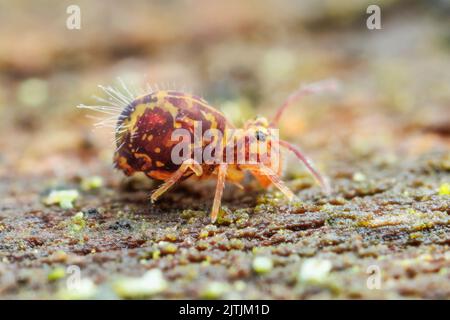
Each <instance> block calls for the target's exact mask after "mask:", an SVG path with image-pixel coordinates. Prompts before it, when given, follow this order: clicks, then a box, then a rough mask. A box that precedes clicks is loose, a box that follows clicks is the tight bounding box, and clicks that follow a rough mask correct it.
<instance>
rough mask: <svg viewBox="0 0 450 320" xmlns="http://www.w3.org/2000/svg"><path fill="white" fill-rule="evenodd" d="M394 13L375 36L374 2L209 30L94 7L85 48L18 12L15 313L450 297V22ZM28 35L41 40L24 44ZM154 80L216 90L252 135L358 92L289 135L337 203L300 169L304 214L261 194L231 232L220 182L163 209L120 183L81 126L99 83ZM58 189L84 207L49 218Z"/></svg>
mask: <svg viewBox="0 0 450 320" xmlns="http://www.w3.org/2000/svg"><path fill="white" fill-rule="evenodd" d="M138 3H140V2H138ZM287 3H288V2H287ZM330 3H331V2H330ZM386 3H389V6H388V5H387V4H386V6H387V8H389V9H386V13H387V15H386V17H387V18H386V21H385V24H384V25H383V30H382V31H379V32H378V31H374V32H372V33H371V32H370V31H368V30H367V29H365V27H364V26H365V24H364V21H363V20H362V19H361V12H365V8H362V7H359V5H356V3H354V4H353V6H350V5H349V6H348V8H347V9H345V8H344V9H342V8H341V7H337V6H333V5H331V4H329V5H328V6H324V7H322V8H319V9H317V8H316V11H314V10H312V9H311V8H309V9H308V10H297V9H296V10H292V8H291V9H289V8H290V7H289V6H287V7H286V8H284V9H283V10H282V9H280V7H279V6H277V5H274V4H271V2H270V1H267V2H264V5H258V6H256V7H255V6H253V7H252V6H246V5H245V6H244V5H243V4H242V3H241V2H230V4H229V5H224V6H225V8H222V7H221V6H217V7H216V6H207V5H205V6H203V7H202V8H201V9H198V10H197V11H192V12H191V14H192V16H191V17H194V18H192V19H189V18H186V17H190V15H185V14H184V12H185V10H187V9H186V8H185V7H184V5H179V6H177V5H176V4H170V5H162V4H158V5H155V6H154V7H152V8H147V6H146V5H144V4H143V3H140V4H136V3H135V4H133V5H131V4H130V5H129V7H127V10H124V8H121V5H120V4H117V8H116V9H115V10H113V9H111V10H110V11H108V12H109V13H108V17H110V18H111V19H106V18H105V19H103V18H102V19H100V20H99V19H97V18H98V17H100V16H101V15H98V14H95V12H103V10H104V9H103V8H102V7H101V5H98V7H93V8H92V9H90V7H89V5H88V4H87V3H85V4H84V7H83V8H84V9H83V10H85V13H84V14H85V15H84V16H85V17H86V19H87V20H86V22H85V24H84V25H83V29H82V31H80V33H75V34H74V33H69V32H68V31H67V30H65V29H64V28H62V29H58V27H57V23H59V22H58V21H59V20H58V19H55V18H54V17H53V16H52V17H50V18H49V17H47V18H46V15H51V14H57V13H55V12H54V11H52V10H53V9H52V10H50V11H46V12H40V11H36V10H33V7H30V8H29V9H28V11H29V18H28V19H26V20H27V22H26V23H21V20H20V19H21V18H20V17H23V15H21V14H18V13H17V12H21V11H20V10H19V9H20V8H18V9H16V11H12V14H11V17H14V12H15V13H16V18H17V22H16V24H15V25H14V20H11V21H9V22H8V21H7V23H9V25H8V26H9V27H11V28H10V29H8V28H0V29H2V30H7V29H8V30H15V32H11V33H10V34H9V33H8V32H6V35H5V37H1V38H0V41H1V44H2V46H0V49H1V50H2V52H3V54H2V55H0V56H1V59H0V69H1V71H2V73H1V74H0V82H1V84H2V86H0V130H1V134H0V150H1V151H0V298H3V299H11V298H32V299H36V298H63V299H64V298H137V297H144V298H193V299H195V298H236V299H241V298H244V299H259V298H275V299H299V298H383V299H389V298H443V299H448V298H450V250H449V246H450V195H448V193H449V191H448V189H447V188H450V187H448V186H447V184H448V183H450V151H449V150H450V131H449V128H450V111H449V110H450V91H449V87H448V84H449V83H450V74H449V70H450V65H449V61H450V59H448V57H449V54H450V51H449V48H450V47H449V44H448V39H449V38H450V37H449V34H448V30H450V29H449V28H448V22H446V21H445V20H444V19H442V12H445V10H448V8H447V7H445V6H443V7H442V8H441V9H440V10H435V9H430V8H428V7H421V6H418V5H416V6H411V7H408V10H404V8H403V7H402V2H401V1H388V2H386ZM226 6H231V7H226ZM254 8H259V9H258V10H256V9H254ZM63 9H64V8H62V12H65V11H64V10H63ZM150 9H151V10H152V11H151V12H157V13H158V14H157V15H154V16H153V17H157V18H155V19H147V16H146V14H147V13H146V12H148V11H146V10H150ZM409 9H411V10H409ZM55 10H56V9H55ZM90 10H92V11H90ZM224 10H235V11H233V12H238V13H239V14H235V15H234V16H233V17H234V18H233V19H234V20H232V21H231V20H230V21H229V20H227V19H226V18H224V17H223V15H221V14H220V13H221V12H223V11H224ZM361 10H362V11H361ZM133 12H134V13H135V14H134V15H133V14H132V13H133ZM298 12H299V13H298ZM305 12H309V13H310V15H308V14H305ZM313 12H314V14H313ZM182 13H183V14H182ZM25 17H26V15H25ZM30 17H33V18H30ZM36 17H41V18H42V19H47V20H48V21H54V22H52V23H50V24H39V19H37V20H38V21H35V22H33V19H34V18H36ZM114 17H116V18H117V17H120V18H121V19H116V18H114ZM177 17H178V18H179V17H184V18H180V19H177V21H178V22H179V24H173V23H171V21H174V18H177ZM195 17H203V19H199V18H195ZM205 17H208V19H206V18H205ZM214 17H217V19H215V18H214ZM219 17H222V18H219ZM23 19H25V18H23ZM3 21H5V20H3ZM61 21H62V20H61ZM111 21H127V23H124V24H123V25H114V24H112V22H111ZM344 21H345V23H344ZM22 22H23V21H22ZM3 23H6V22H3ZM33 23H35V24H36V25H35V26H34V27H33ZM126 26H129V27H126ZM130 26H132V27H130ZM161 26H164V28H162V27H161ZM205 26H207V27H205ZM0 27H1V25H0ZM156 27H158V28H159V29H158V30H164V31H160V32H149V31H148V30H155V28H156ZM21 28H32V30H34V32H32V33H28V34H29V36H28V38H26V39H24V41H20V42H17V43H16V44H14V45H11V43H14V42H11V41H10V40H8V39H10V38H8V37H16V34H17V32H16V31H17V30H19V29H21ZM105 28H106V29H107V30H109V32H108V34H107V36H104V37H99V36H97V35H99V34H100V33H101V32H104V30H106V29H105ZM376 32H378V33H376ZM43 39H45V41H43ZM92 39H97V40H98V39H101V41H100V40H98V41H97V40H95V42H93V41H92ZM93 43H96V46H94V45H93ZM6 44H8V45H6ZM43 44H46V45H45V46H44V45H43ZM29 54H32V55H33V59H30V57H29V56H28V55H29ZM142 73H145V74H151V81H154V82H160V83H161V82H163V81H164V80H166V79H167V80H174V79H175V80H179V79H181V83H186V82H188V83H189V84H192V85H193V86H194V87H198V88H199V89H198V93H202V92H203V93H204V94H205V96H206V98H208V100H209V101H211V102H212V103H213V104H214V105H215V106H220V107H221V108H222V110H223V111H224V112H225V114H227V116H228V117H229V118H230V119H231V120H232V121H235V122H236V123H237V124H239V120H242V119H245V118H248V117H250V116H253V115H254V114H257V113H262V114H267V115H270V114H272V113H273V109H274V107H273V106H274V105H279V104H280V103H281V102H282V100H283V97H285V96H286V95H287V94H288V93H289V92H290V91H291V90H292V89H294V88H296V87H297V85H298V83H301V82H309V81H314V80H317V79H322V78H328V77H334V78H337V79H339V80H340V81H341V83H342V88H341V91H340V92H339V93H338V94H331V95H322V96H320V97H311V98H308V99H307V100H305V101H304V103H303V104H301V105H299V106H296V107H295V108H298V109H295V108H293V109H294V110H290V111H289V113H288V114H287V115H286V117H285V118H284V120H283V121H282V123H281V125H280V129H281V132H282V135H283V136H284V138H286V139H287V140H290V141H293V142H295V143H297V144H299V145H301V146H302V147H303V148H304V150H305V152H307V154H308V155H310V157H311V158H313V159H314V160H315V161H316V163H317V164H318V167H319V168H320V169H321V170H322V171H323V172H325V173H326V174H327V175H328V176H329V177H330V180H331V182H332V193H331V195H329V196H325V195H323V194H322V193H321V191H320V189H319V188H318V187H317V186H316V185H315V184H314V183H313V181H312V179H311V178H310V177H309V176H308V174H307V173H306V172H305V171H304V168H303V167H302V166H300V165H299V164H298V163H296V162H295V161H293V159H289V160H288V161H287V163H286V172H285V175H284V179H285V180H286V181H287V183H288V185H289V186H290V187H291V188H292V190H294V191H295V193H296V195H297V197H298V200H297V201H295V202H292V203H288V202H286V200H285V199H284V198H283V197H281V196H280V195H279V194H278V193H276V192H273V191H265V190H260V189H258V187H257V185H256V184H255V182H254V181H252V180H251V179H249V180H248V181H246V183H245V188H246V189H245V190H244V191H242V190H239V189H237V188H235V187H234V186H227V189H226V192H225V195H224V201H223V205H224V212H223V215H222V216H221V217H220V219H219V220H218V223H216V224H215V225H212V224H210V222H209V218H208V211H209V208H210V205H211V202H212V194H213V189H214V182H213V181H211V182H210V183H209V182H202V183H200V182H197V181H187V182H185V183H183V184H182V185H180V186H178V187H177V188H175V189H174V190H171V191H170V192H168V193H167V194H165V195H164V196H163V198H161V200H160V201H159V202H158V203H157V204H154V205H151V204H150V203H149V199H148V196H149V193H150V191H151V189H152V188H153V187H154V186H155V185H156V184H154V183H153V182H152V181H150V180H148V179H142V178H140V177H134V178H132V179H124V177H123V175H122V174H120V173H119V172H114V170H113V169H112V166H111V154H112V151H113V146H112V143H111V142H110V141H109V137H110V135H109V133H110V130H109V132H108V129H106V130H104V131H105V132H102V131H101V130H100V131H99V132H95V133H92V132H91V128H92V122H93V121H92V120H90V119H86V118H85V113H83V112H81V111H80V110H77V109H75V108H74V106H75V105H76V104H78V103H81V102H82V103H89V102H90V100H89V99H90V98H89V97H90V95H91V94H93V93H95V94H98V95H100V94H101V93H99V92H98V91H96V86H97V84H109V83H112V82H114V78H115V76H117V75H121V76H125V78H127V77H128V78H133V77H135V76H136V74H142ZM299 110H300V111H299ZM96 176H98V177H99V178H95V177H96ZM55 190H78V192H79V197H78V198H77V199H76V200H75V201H74V207H73V208H71V209H70V208H62V207H61V206H60V205H58V204H53V205H50V204H45V200H46V199H47V197H48V195H49V193H51V191H55ZM80 212H82V213H80ZM149 270H153V271H150V273H146V272H147V271H149ZM154 270H160V271H161V272H159V271H154ZM78 271H79V272H80V273H78ZM378 285H379V286H378Z"/></svg>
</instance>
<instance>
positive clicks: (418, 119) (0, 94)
mask: <svg viewBox="0 0 450 320" xmlns="http://www.w3.org/2000/svg"><path fill="white" fill-rule="evenodd" d="M73 4H76V5H78V6H79V7H80V10H81V29H80V30H69V29H67V27H66V20H67V19H68V17H69V14H68V13H66V9H67V7H69V6H70V5H73ZM370 4H377V5H379V6H380V8H381V26H382V29H381V30H369V29H368V28H367V27H366V19H367V18H368V16H369V15H368V14H367V13H366V9H367V7H368V5H370ZM449 14H450V3H449V2H448V1H445V0H433V1H401V0H384V1H373V0H371V1H361V0H352V1H345V2H344V1H338V0H321V1H312V0H311V1H294V0H292V1H289V0H283V1H271V0H250V1H234V0H233V1H206V0H199V1H189V0H185V1H175V0H170V1H162V0H161V1H126V2H125V1H95V2H93V1H82V0H79V1H57V2H56V1H39V2H37V1H21V0H19V1H14V2H11V1H1V2H0V174H1V175H2V176H3V177H13V176H17V175H20V176H23V177H31V176H52V177H53V176H56V177H58V176H72V175H79V174H90V173H92V171H93V172H96V171H98V170H99V168H98V166H100V167H102V168H104V169H105V170H106V171H107V172H108V171H110V170H111V154H112V152H113V149H114V147H113V144H112V142H111V139H110V137H111V133H112V130H111V129H103V130H96V131H93V122H94V121H93V120H92V119H89V118H87V117H86V114H87V113H86V112H84V110H80V109H77V108H76V105H78V104H80V103H84V104H95V103H96V102H95V100H93V99H92V95H94V94H95V95H99V96H102V95H103V93H102V92H101V91H100V90H99V89H98V87H97V86H98V85H99V84H102V85H113V86H114V85H117V80H116V78H117V77H119V76H120V77H122V78H123V79H124V80H125V81H126V82H127V83H138V84H140V83H143V82H148V83H150V84H152V85H153V84H158V85H160V87H169V88H175V89H177V88H182V87H188V88H191V91H193V92H194V93H196V94H199V95H202V96H204V97H205V98H206V99H207V100H208V101H209V102H210V103H211V104H212V105H213V106H215V107H217V108H219V109H221V110H222V111H223V112H224V113H225V114H226V115H227V117H229V118H230V120H231V121H233V122H234V123H235V124H236V125H239V124H240V123H242V121H243V120H245V119H246V118H248V117H251V116H254V115H256V114H263V115H266V116H270V115H271V114H273V112H274V110H275V108H276V107H277V106H279V105H280V104H281V103H282V102H283V100H284V99H285V98H286V97H287V95H288V94H289V93H290V92H291V91H293V90H295V89H296V88H297V87H298V86H299V85H300V84H305V83H309V82H312V81H317V80H321V79H324V78H336V79H338V80H339V81H340V83H341V90H340V92H339V93H337V94H322V95H318V96H314V97H308V98H306V99H305V100H304V101H302V102H301V103H299V104H298V105H297V106H295V107H293V108H292V109H290V110H289V112H288V113H287V114H286V115H285V116H284V118H283V120H282V122H281V124H280V129H281V132H282V135H283V136H284V137H285V138H287V139H290V140H291V141H294V142H296V143H298V144H300V145H301V146H303V148H304V149H305V150H307V151H308V153H309V154H310V155H311V156H312V157H313V158H314V159H316V160H317V161H318V162H319V164H320V166H321V167H324V166H325V167H329V166H332V165H333V163H335V162H337V161H339V160H344V161H346V162H345V163H347V164H349V163H350V162H349V161H354V160H356V161H359V162H361V159H371V160H373V161H381V162H383V161H395V159H398V158H399V156H400V157H402V158H403V157H407V156H411V155H412V156H416V155H420V154H423V153H428V152H435V151H442V150H444V151H445V150H448V146H449V143H448V142H449V139H448V138H449V134H450V88H449V83H450V59H449V56H450V24H449V21H450V20H449V19H448V17H449Z"/></svg>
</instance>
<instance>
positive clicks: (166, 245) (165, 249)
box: [159, 241, 178, 254]
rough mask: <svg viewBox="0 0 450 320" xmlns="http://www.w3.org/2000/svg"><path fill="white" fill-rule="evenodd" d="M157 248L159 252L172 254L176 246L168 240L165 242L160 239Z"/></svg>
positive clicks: (175, 250)
mask: <svg viewBox="0 0 450 320" xmlns="http://www.w3.org/2000/svg"><path fill="white" fill-rule="evenodd" d="M159 248H160V250H161V253H164V254H173V253H175V252H177V249H178V248H177V246H176V245H175V244H173V243H170V242H165V241H161V242H160V243H159Z"/></svg>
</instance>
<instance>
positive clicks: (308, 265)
mask: <svg viewBox="0 0 450 320" xmlns="http://www.w3.org/2000/svg"><path fill="white" fill-rule="evenodd" d="M332 266H333V265H332V264H331V262H330V261H329V260H321V259H315V258H312V259H307V260H306V261H305V262H303V264H302V266H301V268H300V272H299V274H298V278H297V280H298V281H299V282H306V283H323V282H324V281H325V280H326V279H327V277H328V274H329V273H330V271H331V268H332Z"/></svg>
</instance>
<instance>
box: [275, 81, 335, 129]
mask: <svg viewBox="0 0 450 320" xmlns="http://www.w3.org/2000/svg"><path fill="white" fill-rule="evenodd" d="M336 89H337V81H336V80H334V79H329V80H322V81H319V82H314V83H311V84H308V85H306V86H304V87H302V88H300V89H297V90H296V91H294V92H293V93H292V94H291V95H290V96H289V97H288V98H287V99H286V101H285V102H284V103H283V104H282V105H281V106H280V107H279V108H278V110H277V112H276V113H275V116H274V117H273V119H272V121H271V122H270V127H274V126H276V125H277V124H278V122H279V121H280V118H281V116H282V115H283V113H284V111H285V110H286V109H287V108H288V107H289V106H291V105H292V104H294V103H296V102H298V101H299V100H300V99H301V98H303V97H304V96H306V95H308V94H312V93H318V92H322V91H336Z"/></svg>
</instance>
